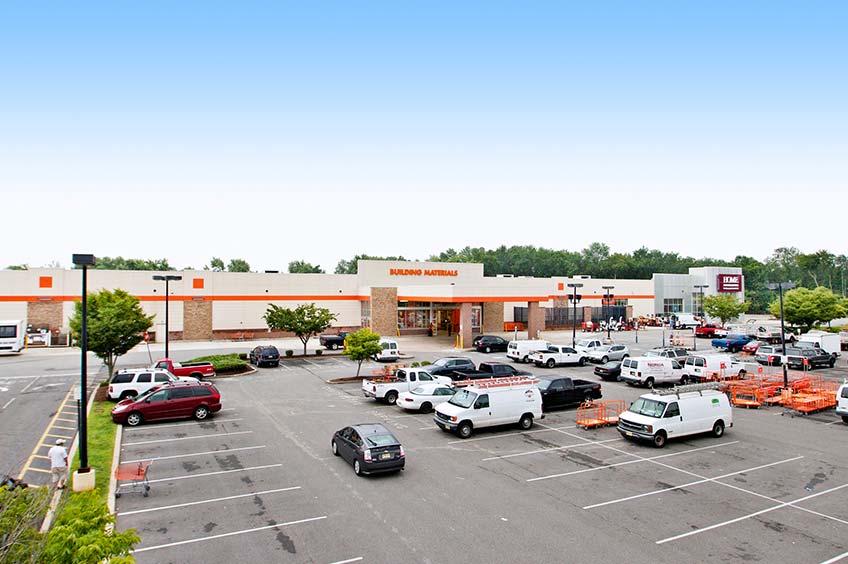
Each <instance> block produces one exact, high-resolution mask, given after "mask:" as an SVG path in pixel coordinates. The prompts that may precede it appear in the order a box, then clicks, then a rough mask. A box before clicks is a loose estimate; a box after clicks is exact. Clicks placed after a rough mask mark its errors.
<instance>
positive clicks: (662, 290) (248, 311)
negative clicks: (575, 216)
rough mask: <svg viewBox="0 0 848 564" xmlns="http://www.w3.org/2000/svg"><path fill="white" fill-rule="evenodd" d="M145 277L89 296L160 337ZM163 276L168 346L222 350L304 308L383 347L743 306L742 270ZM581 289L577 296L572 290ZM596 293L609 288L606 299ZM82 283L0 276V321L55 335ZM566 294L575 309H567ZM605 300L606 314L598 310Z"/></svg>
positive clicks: (394, 270) (96, 276) (411, 267)
mask: <svg viewBox="0 0 848 564" xmlns="http://www.w3.org/2000/svg"><path fill="white" fill-rule="evenodd" d="M157 274H158V275H161V274H165V273H162V272H149V271H116V270H89V271H88V288H89V291H90V292H92V291H97V290H99V289H102V288H108V289H115V288H121V289H123V290H126V291H127V292H129V293H130V294H132V295H134V296H137V297H138V298H139V299H140V300H141V303H142V306H143V308H144V309H145V311H147V312H148V313H151V314H155V316H156V318H155V320H154V327H153V331H154V332H155V333H158V334H159V335H161V334H162V332H163V331H164V323H165V321H164V312H165V304H164V301H165V296H164V294H165V285H164V283H163V282H158V281H155V280H154V279H153V276H154V275H157ZM171 274H175V275H179V276H182V280H180V281H175V282H171V283H170V285H169V304H170V314H169V330H170V332H171V338H176V339H179V338H183V339H190V340H208V339H226V338H232V337H233V335H234V334H236V333H253V334H254V335H255V337H257V338H259V337H262V336H271V335H269V334H268V328H267V326H266V324H265V322H264V320H263V318H262V315H263V313H264V312H265V310H266V309H267V307H268V304H277V305H280V306H283V307H292V308H293V307H296V306H297V305H298V304H301V303H311V302H314V303H315V304H316V305H317V306H319V307H325V308H328V309H330V310H331V311H332V312H333V313H335V314H336V315H337V316H338V320H337V321H336V322H335V323H334V327H337V328H339V329H342V328H344V329H352V328H359V327H371V328H372V329H373V330H374V331H376V332H378V333H380V334H382V335H395V334H401V335H403V334H415V333H426V332H427V331H428V330H429V329H434V330H436V331H447V330H451V331H452V332H455V333H458V334H460V335H461V336H462V337H463V339H465V340H466V342H470V339H471V336H472V335H473V334H475V333H479V332H482V331H487V332H493V331H504V330H511V328H512V327H513V326H514V325H515V324H520V327H521V328H522V329H524V328H526V329H527V330H528V331H529V333H530V334H531V335H533V334H535V333H536V331H542V330H545V329H555V328H562V327H567V326H570V325H571V323H573V322H574V320H576V321H577V323H578V324H579V323H581V322H583V321H588V320H590V319H593V320H595V321H599V320H600V319H603V318H608V317H613V318H615V319H618V318H625V319H630V318H634V317H639V316H647V315H653V314H664V313H674V312H693V313H697V312H698V311H700V303H701V299H702V296H705V295H711V294H716V293H717V292H727V293H733V294H735V295H737V296H738V297H739V298H742V299H744V279H743V276H742V271H741V269H740V268H730V267H698V268H691V269H689V273H688V274H655V275H654V276H653V278H652V279H650V280H623V279H596V278H590V277H586V276H573V277H566V276H562V277H551V278H534V277H511V276H484V275H483V265H482V264H466V263H435V262H395V261H359V263H358V273H357V274H279V273H254V272H249V273H233V272H211V271H205V270H189V271H181V272H174V273H171ZM577 284H579V285H581V286H579V287H578V288H576V290H575V288H574V287H573V286H570V285H577ZM605 286H609V287H611V288H609V289H605V288H604V287H605ZM80 291H81V271H79V270H62V269H46V268H45V269H41V268H39V269H30V270H25V271H13V270H5V271H0V319H24V320H26V322H27V324H28V325H29V326H30V327H31V330H34V331H37V330H41V331H45V330H46V331H49V332H51V333H57V334H58V333H64V332H67V329H68V319H69V317H70V316H71V315H72V313H73V311H74V302H75V301H78V300H79V296H80ZM575 291H576V293H577V294H579V295H580V296H581V299H580V301H579V302H578V304H577V307H576V308H575V307H573V306H574V304H573V303H572V302H571V301H570V300H569V297H570V296H571V295H572V294H573V293H574V292H575ZM607 292H610V293H612V295H613V297H612V299H611V300H609V301H610V303H607V300H605V299H604V297H605V295H606V294H607Z"/></svg>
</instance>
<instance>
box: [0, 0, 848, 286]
mask: <svg viewBox="0 0 848 564" xmlns="http://www.w3.org/2000/svg"><path fill="white" fill-rule="evenodd" d="M846 22H848V3H845V2H800V1H799V2H780V1H771V2H752V1H751V2H749V1H743V2H740V1H733V2H716V1H710V2H680V1H676V2H644V1H635V0H632V1H622V2H611V1H601V2H567V1H560V2H493V1H487V2H434V1H431V2H397V1H395V2H350V1H346V2H299V3H289V2H249V1H240V2H212V1H206V2H188V1H185V2H150V1H147V2H132V3H131V2H102V3H94V2H80V3H74V2H35V1H31V2H29V1H28V2H14V3H12V2H7V3H4V4H2V5H0V50H2V52H3V53H4V55H3V57H2V59H0V73H2V74H0V76H2V82H3V88H2V89H0V189H2V193H3V194H4V197H3V200H4V205H3V206H2V207H3V208H4V212H5V213H4V214H3V217H4V219H3V223H4V225H5V226H6V227H7V234H8V233H11V234H12V235H14V236H15V241H21V238H19V237H18V236H19V235H22V236H25V238H24V239H23V240H25V241H26V244H14V245H11V244H10V245H8V246H7V247H6V248H5V249H4V250H3V252H2V253H0V256H2V259H0V262H2V263H3V264H0V267H2V266H5V265H6V264H16V263H28V264H30V265H32V266H39V265H42V264H46V263H48V262H50V261H52V260H57V261H59V262H60V263H62V264H64V265H67V264H68V263H69V262H70V255H71V254H72V253H74V252H93V253H95V254H99V255H110V256H114V255H123V256H132V257H139V258H161V257H166V258H168V259H170V261H171V263H172V264H174V265H176V266H178V267H184V266H194V267H201V266H203V264H205V263H207V262H208V260H209V258H210V257H212V256H220V257H222V258H225V259H229V258H233V257H242V258H245V259H247V260H248V262H250V263H251V265H252V266H253V267H254V268H256V269H272V268H274V269H285V267H286V265H287V264H288V262H289V261H290V260H294V259H300V258H303V259H306V260H308V261H310V262H313V263H319V264H321V265H322V266H324V268H325V269H327V270H329V271H331V270H332V269H333V267H334V266H335V264H336V262H337V261H338V260H339V259H341V258H349V257H351V256H353V255H354V254H356V253H360V252H366V253H369V254H376V255H394V254H402V255H404V256H406V257H407V258H426V256H428V255H429V254H431V253H437V252H439V251H441V250H444V249H446V248H448V247H454V248H461V247H463V246H465V245H472V246H484V247H489V248H493V247H496V246H499V245H501V244H506V245H511V244H534V245H538V246H545V247H551V248H568V249H572V250H579V249H581V248H583V247H585V246H587V245H588V244H589V243H591V242H592V241H602V242H605V243H607V244H608V245H609V246H610V247H611V248H612V249H613V250H614V251H632V250H633V249H635V248H638V247H640V246H642V245H645V246H648V247H651V248H660V249H663V250H668V251H678V252H680V253H683V254H687V255H693V256H698V257H699V256H707V255H709V256H715V257H720V258H732V257H733V256H735V255H736V254H747V255H752V256H754V257H756V258H759V259H764V258H766V256H767V255H768V254H769V253H770V252H771V251H772V250H773V249H774V248H776V247H779V246H789V245H792V246H798V247H799V248H801V249H802V250H803V251H806V252H812V251H815V250H818V249H821V248H825V249H827V250H829V251H831V252H835V253H838V254H842V253H846V252H848V243H846V241H848V238H846V237H844V236H843V235H842V232H843V229H841V227H842V223H843V222H844V219H843V218H844V216H845V209H846V206H845V204H846V203H848V196H846V190H848V182H846V180H848V110H846V108H848V105H846V100H848V68H846V66H848V63H846V61H848V33H846V31H845V30H846V27H845V25H846ZM652 223H653V225H652ZM9 229H11V232H10V231H8V230H9ZM702 229H711V230H714V233H715V234H714V235H711V236H709V237H704V236H703V232H702ZM721 234H726V236H721Z"/></svg>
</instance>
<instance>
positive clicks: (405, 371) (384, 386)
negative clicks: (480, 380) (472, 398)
mask: <svg viewBox="0 0 848 564" xmlns="http://www.w3.org/2000/svg"><path fill="white" fill-rule="evenodd" d="M433 382H439V383H441V384H452V383H453V380H451V379H450V377H448V376H433V375H432V374H430V373H429V372H427V370H425V369H424V368H400V369H398V371H397V372H395V375H394V376H390V377H387V378H371V379H367V380H363V381H362V393H363V395H365V397H367V398H374V399H376V400H378V401H380V400H381V401H385V402H386V403H388V404H389V405H394V404H395V402H397V398H398V394H399V393H401V392H409V391H412V390H414V389H415V388H417V387H418V386H420V385H421V384H431V383H433Z"/></svg>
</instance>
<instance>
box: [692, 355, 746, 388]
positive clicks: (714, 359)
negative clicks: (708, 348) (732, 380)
mask: <svg viewBox="0 0 848 564" xmlns="http://www.w3.org/2000/svg"><path fill="white" fill-rule="evenodd" d="M746 372H747V370H745V363H744V362H740V361H739V360H737V359H736V357H733V356H730V355H729V354H697V353H695V354H691V355H689V356H688V357H686V362H685V363H684V364H683V378H682V382H683V383H684V384H687V383H689V382H704V381H706V380H709V379H710V377H711V376H712V375H713V374H720V375H722V376H743V375H745V374H746Z"/></svg>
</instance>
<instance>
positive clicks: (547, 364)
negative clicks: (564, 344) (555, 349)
mask: <svg viewBox="0 0 848 564" xmlns="http://www.w3.org/2000/svg"><path fill="white" fill-rule="evenodd" d="M545 366H547V367H548V368H553V367H554V366H556V361H554V359H552V358H549V359H548V362H546V363H545Z"/></svg>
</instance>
